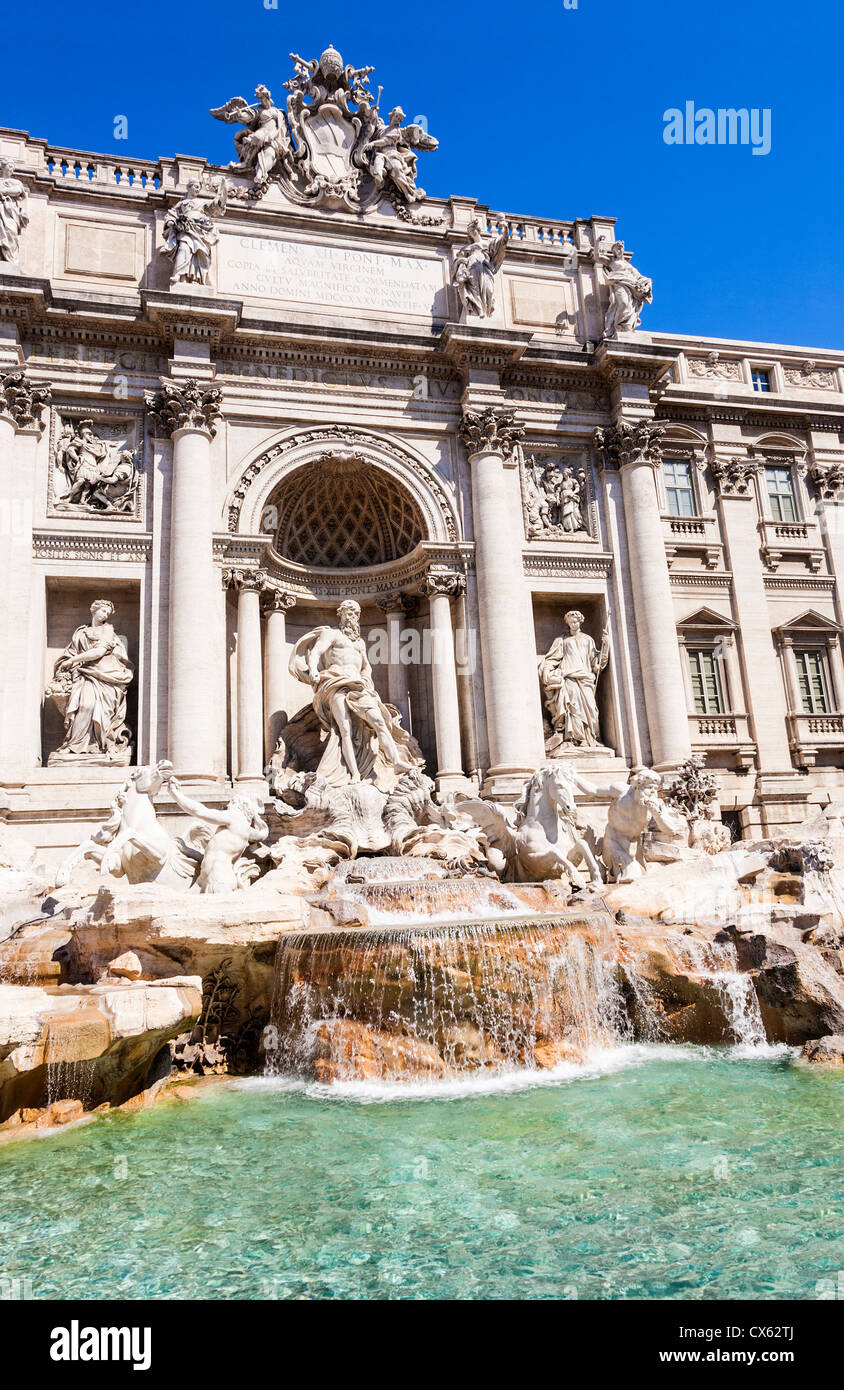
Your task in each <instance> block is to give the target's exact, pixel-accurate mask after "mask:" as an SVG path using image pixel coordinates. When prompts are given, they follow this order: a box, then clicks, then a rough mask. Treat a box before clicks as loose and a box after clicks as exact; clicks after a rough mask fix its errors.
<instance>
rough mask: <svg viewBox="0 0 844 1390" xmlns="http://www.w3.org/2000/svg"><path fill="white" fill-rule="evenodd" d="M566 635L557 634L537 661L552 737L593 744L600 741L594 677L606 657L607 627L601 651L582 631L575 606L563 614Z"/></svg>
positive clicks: (595, 679) (579, 616) (607, 653)
mask: <svg viewBox="0 0 844 1390" xmlns="http://www.w3.org/2000/svg"><path fill="white" fill-rule="evenodd" d="M565 623H566V626H567V627H568V634H567V635H566V636H563V637H558V638H557V640H556V641H555V642H554V644H553V645H552V647H551V650H550V651H549V652H548V653H547V654H546V655H545V656H543V657H542V658H541V660H540V662H539V679H540V681H541V682H542V694H543V698H544V700H545V707H546V709H547V710H548V713H549V714H550V716H551V723H552V725H553V727H554V733H555V734H557V735H560V738H558V739H557V740H555V742H556V743H557V744H558V745H559V744H560V743H564V744H573V745H581V746H583V745H585V746H586V747H587V748H588V747H594V745H595V744H596V743H599V742H600V728H599V723H598V705H597V702H596V700H595V689H596V687H597V684H598V676H599V675H600V674H601V672H602V671H603V669H604V667H605V666H606V664H607V661H608V660H609V655H610V640H609V630H608V629H607V628H604V631H603V634H602V641H601V650H600V651H598V649H597V648H596V646H595V643H594V642H593V641H592V638H591V637H590V636H589V634H588V632H583V631H582V630H581V629H582V627H583V614H582V613H579V612H578V611H577V610H576V609H572V611H571V612H569V613H566V615H565Z"/></svg>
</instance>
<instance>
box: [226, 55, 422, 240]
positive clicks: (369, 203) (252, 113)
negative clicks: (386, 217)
mask: <svg viewBox="0 0 844 1390" xmlns="http://www.w3.org/2000/svg"><path fill="white" fill-rule="evenodd" d="M290 57H291V60H292V62H293V67H294V75H293V76H292V77H291V78H288V80H287V81H286V82H285V83H284V86H285V88H286V90H287V92H288V94H289V95H288V97H287V102H286V109H285V110H284V111H282V110H281V109H280V108H278V107H276V106H274V105H273V102H272V97H271V95H270V93H269V91H268V90H267V88H266V87H258V88H256V91H255V95H256V97H257V98H258V101H257V104H256V105H250V104H249V103H248V102H247V101H246V100H245V99H244V98H243V97H233V98H232V99H231V100H230V101H227V102H226V103H225V105H224V106H219V107H215V108H212V111H211V115H212V116H214V117H215V118H216V119H217V120H221V121H229V122H239V123H240V124H242V125H243V126H245V130H242V131H239V132H238V133H237V135H236V136H235V145H236V148H237V153H238V161H237V163H236V164H234V165H232V168H236V169H243V170H251V172H252V187H251V189H250V190H249V192H248V193H247V194H246V196H247V197H249V198H260V197H261V196H262V194H263V193H264V192H265V191H266V189H267V188H268V187H269V185H270V183H271V182H273V181H278V182H280V183H281V184H282V186H283V188H284V191H285V193H287V194H288V195H289V196H290V197H291V198H292V199H293V200H294V201H296V202H300V203H320V202H324V203H326V204H327V205H328V206H336V207H339V206H345V207H347V208H349V209H351V210H353V211H358V210H362V211H368V210H370V209H371V208H374V207H376V206H377V204H378V202H379V201H380V198H381V197H382V196H384V197H387V198H388V199H389V200H390V202H392V204H393V206H394V208H395V210H396V212H397V214H398V215H399V216H400V217H403V218H404V219H405V220H408V219H409V217H410V213H409V211H408V209H409V207H410V206H411V205H412V204H414V203H419V202H421V201H422V200H423V199H424V197H425V190H424V189H423V188H418V187H417V185H416V154H417V151H420V150H435V149H436V148H437V141H436V140H435V139H434V137H433V136H432V135H429V134H428V132H427V131H426V130H424V129H423V127H422V126H421V125H419V124H417V123H411V124H410V125H407V126H405V125H402V122H403V121H404V119H405V115H404V112H403V111H402V109H401V107H400V106H396V107H394V109H393V110H392V111H391V112H390V116H389V120H388V122H385V121H384V120H383V119H382V118H381V116H380V115H379V113H378V103H379V100H380V96H381V91H380V89H379V92H378V97H377V98H376V97H375V96H374V95H373V93H372V91H371V90H370V87H369V77H370V74H371V73H372V72H373V69H372V68H371V67H363V68H355V67H353V66H352V65H351V64H348V63H344V62H343V59H342V57H341V55H340V54H339V53H338V52H337V50H336V48H333V47H331V46H330V45H329V47H328V48H327V49H326V50H325V52H324V53H323V54H322V55H321V56H320V57H319V58H302V57H300V56H299V54H297V53H291V54H290ZM240 196H243V195H240Z"/></svg>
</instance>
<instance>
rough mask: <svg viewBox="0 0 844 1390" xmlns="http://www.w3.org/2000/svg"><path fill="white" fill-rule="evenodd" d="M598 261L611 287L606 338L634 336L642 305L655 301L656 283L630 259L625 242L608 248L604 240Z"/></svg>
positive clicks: (606, 320) (615, 243) (605, 321)
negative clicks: (626, 253) (623, 335)
mask: <svg viewBox="0 0 844 1390" xmlns="http://www.w3.org/2000/svg"><path fill="white" fill-rule="evenodd" d="M598 259H599V260H600V261H601V262H602V263H603V264H604V266H605V267H606V280H607V284H608V285H609V287H610V303H609V308H608V309H607V312H606V316H605V318H604V335H605V337H607V338H617V337H618V335H619V333H633V332H634V331H635V329H637V328H638V326H639V320H640V318H641V317H642V307H643V305H645V304H650V303H652V301H653V284H652V282H651V281H650V280H648V279H647V278H646V277H645V276H644V275H640V274H639V271H638V270H636V268H635V266H633V265H632V264H631V262H630V261H628V260H627V258H626V257H625V255H624V242H623V241H614V242H613V243H612V244H611V245H610V246H609V248H607V243H606V240H604V242H603V243H602V244H601V246H600V248H599V254H598Z"/></svg>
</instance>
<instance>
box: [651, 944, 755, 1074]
mask: <svg viewBox="0 0 844 1390" xmlns="http://www.w3.org/2000/svg"><path fill="white" fill-rule="evenodd" d="M669 942H670V946H671V951H672V953H673V955H674V956H675V958H676V959H677V960H678V961H679V962H681V963H682V964H683V965H684V966H685V967H686V968H687V969H688V970H690V971H691V972H693V973H694V974H695V975H697V976H698V977H699V978H700V979H701V980H703V981H706V982H707V983H709V984H711V985H712V987H713V989H714V992H715V995H716V997H717V1000H718V1003H719V1005H720V1007H721V1009H722V1010H723V1013H724V1019H725V1022H726V1026H727V1030H728V1033H729V1038H730V1041H732V1042H736V1043H740V1044H742V1045H743V1046H746V1047H759V1046H760V1045H761V1044H763V1043H764V1042H765V1025H764V1023H763V1022H762V1012H761V1010H760V1008H759V1000H758V999H757V997H756V990H755V988H754V985H753V977H752V976H751V975H749V974H747V973H744V972H742V971H740V970H739V968H738V955H737V953H736V948H735V946H734V945H733V943H732V942H731V941H700V940H698V939H697V938H695V937H691V936H677V937H671V938H669Z"/></svg>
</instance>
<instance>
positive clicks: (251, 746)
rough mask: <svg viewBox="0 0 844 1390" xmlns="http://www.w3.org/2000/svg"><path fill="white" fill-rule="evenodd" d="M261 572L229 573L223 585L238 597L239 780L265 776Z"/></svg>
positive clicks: (236, 570)
mask: <svg viewBox="0 0 844 1390" xmlns="http://www.w3.org/2000/svg"><path fill="white" fill-rule="evenodd" d="M265 582H266V579H265V576H264V575H263V574H261V572H260V571H259V570H244V569H227V570H224V571H223V583H224V584H225V585H226V587H227V588H230V589H234V591H235V593H236V594H237V772H236V776H237V780H238V781H239V782H244V781H248V782H255V781H260V780H261V778H262V777H263V775H264V694H263V673H262V667H261V592H262V590H263V588H264V584H265Z"/></svg>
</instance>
